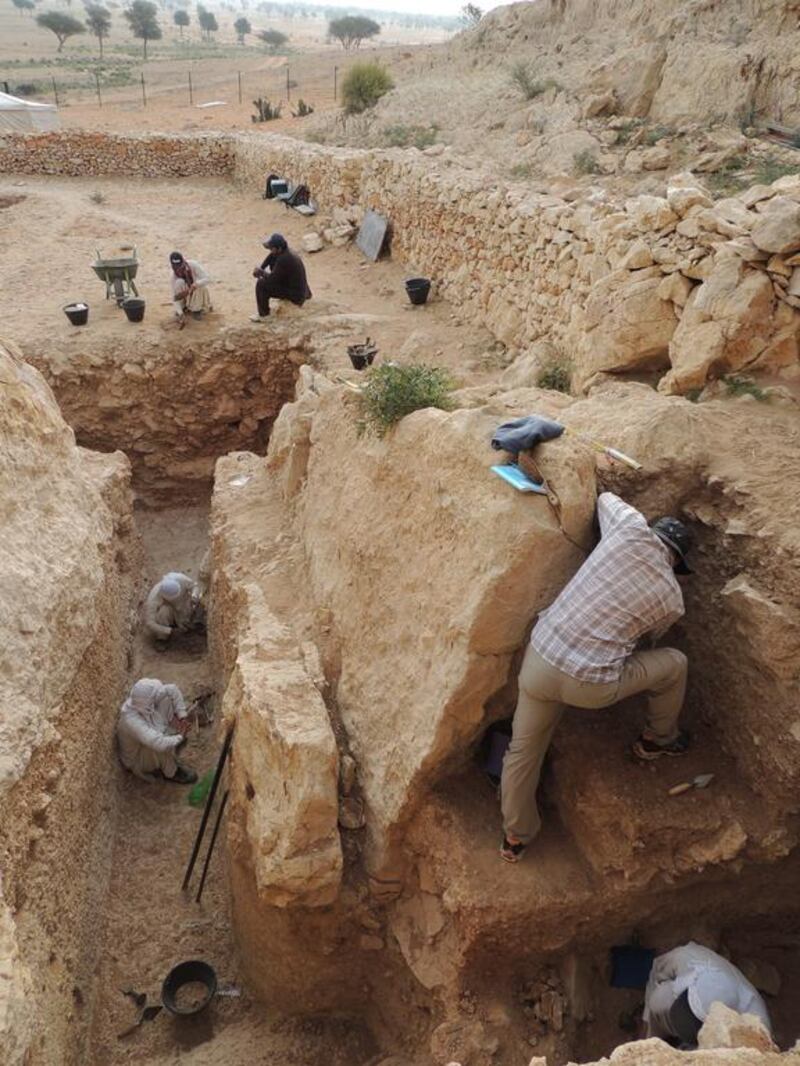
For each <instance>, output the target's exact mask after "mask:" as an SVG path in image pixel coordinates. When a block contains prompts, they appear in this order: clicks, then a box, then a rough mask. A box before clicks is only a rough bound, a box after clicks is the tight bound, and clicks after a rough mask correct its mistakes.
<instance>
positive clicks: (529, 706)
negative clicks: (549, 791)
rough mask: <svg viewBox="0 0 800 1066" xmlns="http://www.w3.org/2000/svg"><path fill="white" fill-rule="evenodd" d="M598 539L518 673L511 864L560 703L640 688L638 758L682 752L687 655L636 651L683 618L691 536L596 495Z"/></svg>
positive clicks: (531, 815)
mask: <svg viewBox="0 0 800 1066" xmlns="http://www.w3.org/2000/svg"><path fill="white" fill-rule="evenodd" d="M597 517H598V521H599V524H600V542H599V544H598V545H597V547H596V548H595V549H594V551H593V552H592V553H591V555H590V556H589V557H588V559H587V560H586V562H585V563H584V564H583V566H582V567H581V568H580V570H578V572H577V573H576V574H575V576H574V577H573V578H572V580H571V581H570V582H569V583H568V584H567V586H566V587H565V588H564V589H563V591H562V592H561V594H560V595H559V596H558V598H557V599H556V601H555V602H554V603H553V604H552V605H551V606H550V607H548V608H547V609H546V610H545V611H542V613H541V614H540V615H539V619H538V621H537V623H536V625H535V626H534V629H533V633H532V634H531V642H530V644H529V646H528V649H527V651H526V653H525V658H524V660H523V662H522V669H521V670H520V675H519V699H518V701H517V707H516V711H515V712H514V730H513V736H512V738H511V743H510V744H509V747H508V751H507V752H506V755H505V759H504V761H503V774H502V779H501V795H502V808H503V830H504V836H503V846H502V849H501V855H502V857H503V858H504V859H505V860H506V861H507V862H518V861H519V859H520V858H521V857H522V854H523V852H524V850H525V847H526V845H527V844H529V843H530V841H531V840H533V838H534V837H535V836H536V834H537V833H538V832H539V829H540V827H541V820H540V818H539V813H538V811H537V809H536V789H537V787H538V784H539V777H540V775H541V770H542V763H543V762H544V756H545V753H546V752H547V748H548V747H549V745H550V740H551V739H552V736H553V732H554V730H555V728H556V725H557V724H558V721H559V719H560V717H561V714H562V712H563V710H564V707H565V706H567V705H569V706H572V707H584V708H588V709H596V708H600V707H609V706H611V704H613V703H617V702H618V701H619V700H621V699H624V698H625V697H626V696H632V695H633V694H634V693H637V692H646V693H647V698H648V716H647V727H646V729H645V731H644V732H643V733H642V735H641V736H640V737H639V739H638V740H637V741H636V742H635V744H634V745H633V753H634V755H635V756H636V757H637V758H639V759H643V760H651V759H658V758H662V757H663V756H669V755H673V756H675V755H683V754H684V753H685V752H686V750H687V748H688V746H689V735H688V733H685V732H682V731H680V730H679V729H678V718H679V716H680V712H681V708H682V706H683V697H684V692H685V690H686V670H687V661H686V656H685V655H684V654H683V652H681V651H678V650H677V649H675V648H658V649H653V650H651V651H635V650H634V649H635V647H636V644H637V641H638V640H639V639H640V638H641V637H643V636H644V635H645V634H650V635H651V637H652V638H653V640H654V641H655V639H657V638H658V637H659V636H661V635H662V634H663V633H665V632H666V630H667V629H668V628H669V627H670V626H671V625H672V623H673V622H675V621H676V620H677V619H678V618H680V617H681V615H682V614H683V611H684V608H683V594H682V592H681V589H680V585H679V584H678V581H677V579H676V577H675V574H676V573H678V574H689V573H691V570H690V569H689V567H688V566H687V564H686V558H685V557H686V553H687V551H688V550H689V548H690V545H691V534H690V533H689V530H688V529H687V528H686V526H685V525H684V524H683V523H682V522H680V521H679V520H678V519H677V518H668V517H664V518H659V519H658V520H657V521H656V522H654V523H653V525H652V526H650V525H648V523H647V520H646V519H645V517H644V515H642V514H641V513H640V512H639V511H637V510H636V508H635V507H631V506H630V505H629V504H627V503H625V502H624V500H621V499H620V498H619V497H618V496H615V495H614V494H613V493H611V492H604V493H602V494H601V495H600V496H599V498H598V500H597Z"/></svg>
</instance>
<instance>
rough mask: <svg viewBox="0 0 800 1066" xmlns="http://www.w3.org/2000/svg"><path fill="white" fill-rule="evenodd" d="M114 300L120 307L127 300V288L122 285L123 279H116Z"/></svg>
mask: <svg viewBox="0 0 800 1066" xmlns="http://www.w3.org/2000/svg"><path fill="white" fill-rule="evenodd" d="M114 299H115V300H116V301H117V304H118V305H119V304H121V303H122V301H123V300H124V299H125V286H124V285H123V284H122V278H114Z"/></svg>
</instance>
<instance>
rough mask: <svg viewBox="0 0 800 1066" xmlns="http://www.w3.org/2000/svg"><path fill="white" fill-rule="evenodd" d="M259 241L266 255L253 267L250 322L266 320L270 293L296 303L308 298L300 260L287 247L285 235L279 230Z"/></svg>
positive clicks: (309, 292) (309, 293) (303, 267)
mask: <svg viewBox="0 0 800 1066" xmlns="http://www.w3.org/2000/svg"><path fill="white" fill-rule="evenodd" d="M261 243H262V244H263V245H264V247H265V248H266V249H267V251H268V252H269V255H268V256H267V258H266V259H265V260H264V262H263V263H262V264H261V266H259V267H256V268H255V270H254V271H253V277H254V278H255V279H256V305H257V307H258V311H257V312H256V314H254V315H251V316H250V321H251V322H264V321H266V319H267V317H268V316H269V301H270V297H274V298H275V299H278V300H289V301H290V302H291V303H293V304H297V306H298V307H301V306H302V305H303V304H304V303H305V302H306V300H310V299H311V289H309V287H308V279H307V278H306V268H305V266H303V260H302V259H301V258H300V256H299V255H297V254H296V253H295V252H293V251H292V250H291V248H290V247H289V245H288V244H287V243H286V238H285V237H284V236H283V235H282V234H281V233H273V234H272V236H271V237H267V238H266V239H265V240H263V241H262V242H261Z"/></svg>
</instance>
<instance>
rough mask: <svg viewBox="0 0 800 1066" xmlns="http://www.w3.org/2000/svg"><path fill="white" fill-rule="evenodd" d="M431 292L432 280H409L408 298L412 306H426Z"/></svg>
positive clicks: (407, 285) (407, 283)
mask: <svg viewBox="0 0 800 1066" xmlns="http://www.w3.org/2000/svg"><path fill="white" fill-rule="evenodd" d="M430 291H431V282H430V278H409V279H408V281H407V282H406V292H407V293H408V298H409V300H410V301H411V302H412V304H416V305H417V306H419V305H420V304H424V303H425V302H426V301H427V299H428V293H429V292H430Z"/></svg>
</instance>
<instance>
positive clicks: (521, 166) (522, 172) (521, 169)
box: [511, 163, 533, 179]
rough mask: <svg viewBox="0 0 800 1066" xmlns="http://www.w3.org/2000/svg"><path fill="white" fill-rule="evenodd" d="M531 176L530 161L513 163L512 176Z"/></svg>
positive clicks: (531, 166) (531, 167)
mask: <svg viewBox="0 0 800 1066" xmlns="http://www.w3.org/2000/svg"><path fill="white" fill-rule="evenodd" d="M532 176H533V164H532V163H515V164H514V166H513V167H512V168H511V177H512V178H522V179H524V178H530V177H532Z"/></svg>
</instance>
